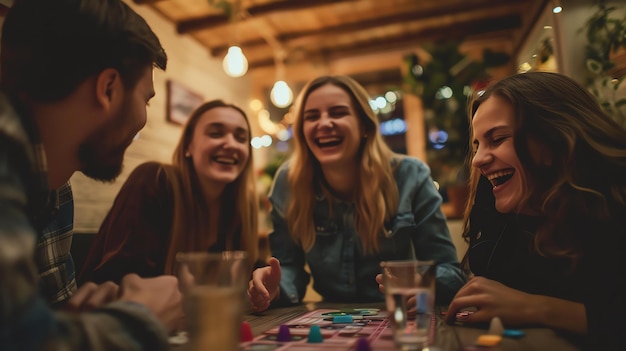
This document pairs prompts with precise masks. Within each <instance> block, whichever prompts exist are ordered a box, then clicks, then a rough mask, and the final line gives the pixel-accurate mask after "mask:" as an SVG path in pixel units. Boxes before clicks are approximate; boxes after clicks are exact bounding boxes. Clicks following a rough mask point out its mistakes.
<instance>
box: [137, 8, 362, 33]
mask: <svg viewBox="0 0 626 351" xmlns="http://www.w3.org/2000/svg"><path fill="white" fill-rule="evenodd" d="M135 1H141V0H135ZM143 1H151V0H143ZM345 1H346V0H282V1H274V2H269V3H266V4H260V5H254V6H250V7H248V8H246V10H245V11H246V12H247V13H248V14H250V15H251V16H252V17H258V16H267V15H271V14H277V13H281V12H287V11H295V10H302V9H307V8H314V7H321V6H327V5H332V4H335V3H338V2H345ZM348 1H358V0H348ZM244 20H245V19H244ZM229 21H230V18H229V17H228V16H226V14H223V13H222V14H216V15H207V16H200V17H197V18H190V19H187V20H182V21H179V22H178V23H177V24H176V31H177V32H178V33H179V34H186V33H189V32H195V31H199V30H205V29H211V28H215V27H219V26H223V25H226V24H228V22H229Z"/></svg>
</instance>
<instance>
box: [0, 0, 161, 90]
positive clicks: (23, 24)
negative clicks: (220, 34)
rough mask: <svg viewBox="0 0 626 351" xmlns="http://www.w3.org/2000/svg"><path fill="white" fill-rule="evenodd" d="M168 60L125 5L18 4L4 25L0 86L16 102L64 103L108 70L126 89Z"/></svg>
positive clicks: (32, 0) (61, 0)
mask: <svg viewBox="0 0 626 351" xmlns="http://www.w3.org/2000/svg"><path fill="white" fill-rule="evenodd" d="M166 64H167V56H166V54H165V51H164V50H163V47H162V46H161V43H160V42H159V39H158V38H157V36H156V35H155V34H154V32H152V30H151V29H150V27H149V26H148V24H147V23H146V22H145V20H144V19H143V18H142V17H141V16H139V15H138V14H137V13H135V12H134V11H133V10H132V9H131V8H130V7H128V5H126V4H125V3H123V2H122V1H121V0H16V1H15V4H14V5H13V7H12V8H11V9H10V10H9V13H8V15H7V17H6V20H5V22H4V26H3V29H2V40H1V47H0V65H1V66H0V73H1V76H0V84H1V86H2V88H3V89H4V90H5V92H6V93H7V94H8V95H10V96H12V97H14V98H15V97H28V98H30V99H33V100H35V101H39V102H51V101H57V100H60V99H62V98H64V97H66V96H67V95H69V94H70V93H71V92H73V91H74V90H75V89H76V88H77V86H78V85H79V84H80V83H82V82H83V81H85V79H87V78H89V77H91V76H93V75H96V74H98V73H100V72H102V71H103V70H104V69H107V68H115V69H117V70H118V71H119V73H120V75H121V78H122V81H123V83H124V85H125V86H126V87H127V88H132V87H134V86H135V84H136V83H137V81H138V80H139V78H140V76H141V75H142V74H143V73H144V71H143V69H144V68H145V67H149V66H151V65H153V66H155V67H157V68H160V69H163V70H164V69H165V66H166Z"/></svg>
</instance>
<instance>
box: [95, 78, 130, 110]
mask: <svg viewBox="0 0 626 351" xmlns="http://www.w3.org/2000/svg"><path fill="white" fill-rule="evenodd" d="M122 89H123V85H122V79H121V77H120V73H119V72H118V71H117V70H116V69H113V68H107V69H105V70H104V71H102V72H100V74H98V78H97V80H96V101H97V102H98V105H99V107H101V108H103V109H104V110H105V111H110V110H111V109H113V108H114V107H115V105H116V104H118V103H119V101H121V98H122Z"/></svg>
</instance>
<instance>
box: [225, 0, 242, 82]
mask: <svg viewBox="0 0 626 351" xmlns="http://www.w3.org/2000/svg"><path fill="white" fill-rule="evenodd" d="M240 5H241V4H240V1H235V2H233V5H232V7H231V9H230V22H231V23H230V26H231V28H232V30H233V36H234V37H235V39H237V26H236V21H237V20H238V18H239V15H240V13H239V12H240ZM235 42H237V40H235ZM222 68H224V72H226V74H228V75H229V76H231V77H235V78H237V77H241V76H243V75H244V74H246V72H248V59H246V56H245V55H244V54H243V51H242V50H241V48H240V47H239V46H238V45H233V46H231V47H229V48H228V52H227V53H226V56H224V60H223V61H222Z"/></svg>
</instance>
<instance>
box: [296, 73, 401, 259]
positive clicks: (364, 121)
mask: <svg viewBox="0 0 626 351" xmlns="http://www.w3.org/2000/svg"><path fill="white" fill-rule="evenodd" d="M326 84H331V85H334V86H337V87H339V88H341V89H343V90H344V91H345V92H346V93H348V95H349V96H350V97H351V100H352V105H353V106H352V107H353V110H354V111H355V112H356V114H357V117H358V118H359V120H360V122H361V125H362V126H363V130H364V131H365V133H366V136H367V137H365V138H364V139H363V142H362V145H361V150H360V153H359V157H360V160H359V163H358V164H359V166H358V167H359V169H358V172H356V173H357V178H356V179H355V184H356V191H355V195H354V203H355V215H354V222H355V228H356V231H357V233H358V235H359V237H360V239H361V243H362V244H363V248H364V250H365V252H375V251H378V249H379V238H380V234H381V233H382V232H383V231H384V230H385V222H387V221H389V220H391V218H393V217H394V216H395V214H396V211H397V208H398V187H397V185H396V182H395V179H394V177H393V170H394V167H393V166H392V160H393V159H394V158H396V157H400V155H395V154H394V153H393V152H392V151H391V149H389V147H388V146H387V144H386V143H385V141H384V140H383V138H382V136H381V135H380V133H379V131H378V120H377V119H376V115H375V114H374V112H373V111H372V109H371V108H370V105H369V96H368V94H367V92H366V91H365V89H364V88H363V87H362V86H361V85H359V83H357V82H356V81H355V80H353V79H352V78H350V77H347V76H323V77H319V78H317V79H314V80H312V81H310V82H309V83H308V84H307V85H306V86H305V87H304V88H303V89H302V91H301V92H300V94H299V96H298V98H297V100H296V103H295V104H294V110H293V111H294V113H295V121H294V127H293V128H294V140H295V150H294V153H293V155H292V157H291V160H290V169H289V174H288V182H289V187H290V190H291V192H290V193H291V194H292V201H290V205H289V208H288V210H287V218H288V226H289V231H290V232H291V236H292V237H293V239H294V240H295V241H296V243H299V244H300V245H301V246H302V248H303V249H304V250H305V251H308V250H310V249H311V248H312V247H313V245H314V244H315V227H314V223H313V208H314V206H315V202H316V199H315V186H316V184H321V183H322V182H321V180H322V179H323V174H322V171H321V168H320V164H319V162H318V161H317V160H316V159H315V157H314V156H313V155H312V153H311V151H310V150H309V148H308V146H307V145H306V141H305V139H304V134H303V110H304V104H305V103H306V99H307V97H308V96H309V94H310V93H311V92H312V91H314V90H316V89H318V88H320V87H321V86H324V85H326ZM365 180H367V181H365ZM324 191H325V192H326V195H327V196H326V198H327V199H328V200H327V201H330V198H331V195H330V194H329V193H328V191H327V190H326V189H324ZM296 194H297V199H296V198H294V196H295V195H296Z"/></svg>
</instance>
